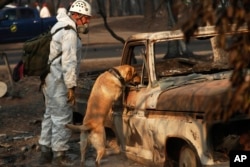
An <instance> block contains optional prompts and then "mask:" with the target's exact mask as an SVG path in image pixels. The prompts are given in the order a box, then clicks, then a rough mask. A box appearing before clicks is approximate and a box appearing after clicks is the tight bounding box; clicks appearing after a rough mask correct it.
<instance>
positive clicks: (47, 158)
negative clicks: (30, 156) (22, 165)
mask: <svg viewBox="0 0 250 167" xmlns="http://www.w3.org/2000/svg"><path fill="white" fill-rule="evenodd" d="M40 148H41V156H40V158H39V161H38V162H39V165H45V164H50V163H51V162H52V159H53V152H52V150H51V148H49V147H47V146H43V145H41V146H40Z"/></svg>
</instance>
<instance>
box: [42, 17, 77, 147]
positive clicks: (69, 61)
mask: <svg viewBox="0 0 250 167" xmlns="http://www.w3.org/2000/svg"><path fill="white" fill-rule="evenodd" d="M57 20H58V22H57V23H56V24H55V25H54V26H53V28H52V29H51V32H52V33H53V32H55V30H56V29H58V28H60V27H64V26H66V25H71V26H72V27H74V28H75V29H76V25H75V23H74V22H73V21H72V20H71V19H70V17H69V16H68V15H67V14H66V13H59V14H58V15H57ZM81 46H82V44H81V40H80V39H79V38H78V35H77V33H76V32H75V31H74V30H72V29H69V30H65V29H62V30H60V31H58V32H57V33H56V34H55V35H54V36H53V37H52V41H51V43H50V55H49V61H51V60H52V59H53V58H54V57H56V56H57V55H58V54H59V53H62V55H61V56H60V57H58V58H56V59H55V60H54V61H53V62H52V64H51V67H50V73H49V74H48V75H47V77H46V78H45V84H44V85H43V93H44V96H45V106H46V110H45V113H44V118H43V121H42V130H41V136H40V139H39V144H40V145H43V146H47V147H49V148H52V150H53V151H54V152H58V151H66V150H68V149H69V146H68V145H67V142H68V140H69V138H70V136H71V131H70V130H69V129H67V128H65V124H68V123H70V122H72V115H73V113H72V107H71V106H70V104H69V103H67V93H68V88H73V87H75V86H76V85H77V77H78V74H79V70H80V61H81Z"/></svg>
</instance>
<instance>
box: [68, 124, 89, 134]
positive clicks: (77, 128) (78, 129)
mask: <svg viewBox="0 0 250 167" xmlns="http://www.w3.org/2000/svg"><path fill="white" fill-rule="evenodd" d="M65 127H66V128H69V129H71V130H73V131H76V132H81V131H86V130H89V128H87V127H86V126H84V125H73V124H66V125H65Z"/></svg>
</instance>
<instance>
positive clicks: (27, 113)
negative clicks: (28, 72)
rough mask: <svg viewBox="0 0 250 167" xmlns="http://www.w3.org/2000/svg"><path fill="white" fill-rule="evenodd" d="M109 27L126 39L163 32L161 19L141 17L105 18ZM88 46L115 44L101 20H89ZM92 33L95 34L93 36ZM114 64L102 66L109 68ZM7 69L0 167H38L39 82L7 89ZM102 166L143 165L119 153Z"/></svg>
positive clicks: (90, 161) (75, 152)
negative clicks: (141, 34)
mask: <svg viewBox="0 0 250 167" xmlns="http://www.w3.org/2000/svg"><path fill="white" fill-rule="evenodd" d="M108 21H109V23H110V26H111V28H112V29H113V30H114V31H115V32H118V35H120V36H122V37H123V38H125V39H126V38H127V37H128V36H129V35H131V34H133V33H136V32H147V31H157V30H164V29H165V28H166V27H165V26H166V25H165V24H163V22H164V21H163V20H162V18H158V19H157V20H156V21H155V22H151V23H149V22H148V23H145V21H144V20H143V17H141V16H139V17H138V16H132V17H122V18H110V19H108ZM91 26H92V27H91V31H90V39H89V41H88V42H89V43H90V44H92V45H95V44H102V43H103V44H106V43H107V41H108V42H109V43H118V42H117V41H116V40H115V39H113V38H112V37H111V36H110V35H109V33H108V32H107V31H106V30H105V28H104V26H103V24H102V19H101V18H93V19H92V21H91ZM94 34H95V35H94ZM0 61H1V60H0ZM116 63H117V62H114V63H113V64H112V63H109V64H108V65H107V64H105V65H106V66H105V68H106V67H107V66H110V67H111V66H113V65H115V64H116ZM84 67H85V68H84V70H88V71H91V70H95V69H96V68H93V67H104V65H97V66H95V65H93V64H91V66H84ZM8 77H9V76H8V73H7V70H6V69H5V68H4V67H3V66H2V67H0V81H2V82H5V83H6V84H7V85H8V92H7V94H6V95H5V96H4V97H2V98H0V166H4V167H5V166H6V167H30V166H38V164H37V160H38V157H39V154H40V152H39V147H38V138H39V135H40V130H41V121H42V117H43V113H44V109H45V108H44V103H43V96H42V93H41V92H39V91H38V87H39V84H40V80H39V78H37V77H26V78H23V79H22V80H21V81H19V82H17V83H15V84H14V87H11V84H10V81H9V78H8ZM78 141H79V134H78V133H73V135H72V138H71V140H70V142H69V145H70V146H71V149H70V150H69V153H70V156H71V157H72V158H73V159H74V160H75V163H76V165H75V166H78V165H79V163H80V158H79V155H80V152H79V144H78ZM94 159H95V151H94V150H93V149H92V148H91V147H89V149H88V152H87V156H86V160H87V161H86V166H87V167H91V166H94ZM101 165H102V166H103V167H109V166H116V167H136V166H143V165H140V164H137V163H135V162H133V161H130V160H128V159H127V158H126V157H125V156H124V155H123V154H118V155H114V156H108V157H105V158H103V160H102V162H101Z"/></svg>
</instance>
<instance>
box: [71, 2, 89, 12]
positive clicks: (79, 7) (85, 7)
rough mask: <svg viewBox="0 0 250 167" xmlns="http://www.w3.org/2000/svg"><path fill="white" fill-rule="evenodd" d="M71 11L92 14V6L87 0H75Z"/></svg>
mask: <svg viewBox="0 0 250 167" xmlns="http://www.w3.org/2000/svg"><path fill="white" fill-rule="evenodd" d="M69 11H70V12H76V13H80V14H83V15H87V16H91V6H90V4H89V3H88V2H87V1H85V0H76V1H75V2H73V3H72V5H71V6H70V9H69Z"/></svg>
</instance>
